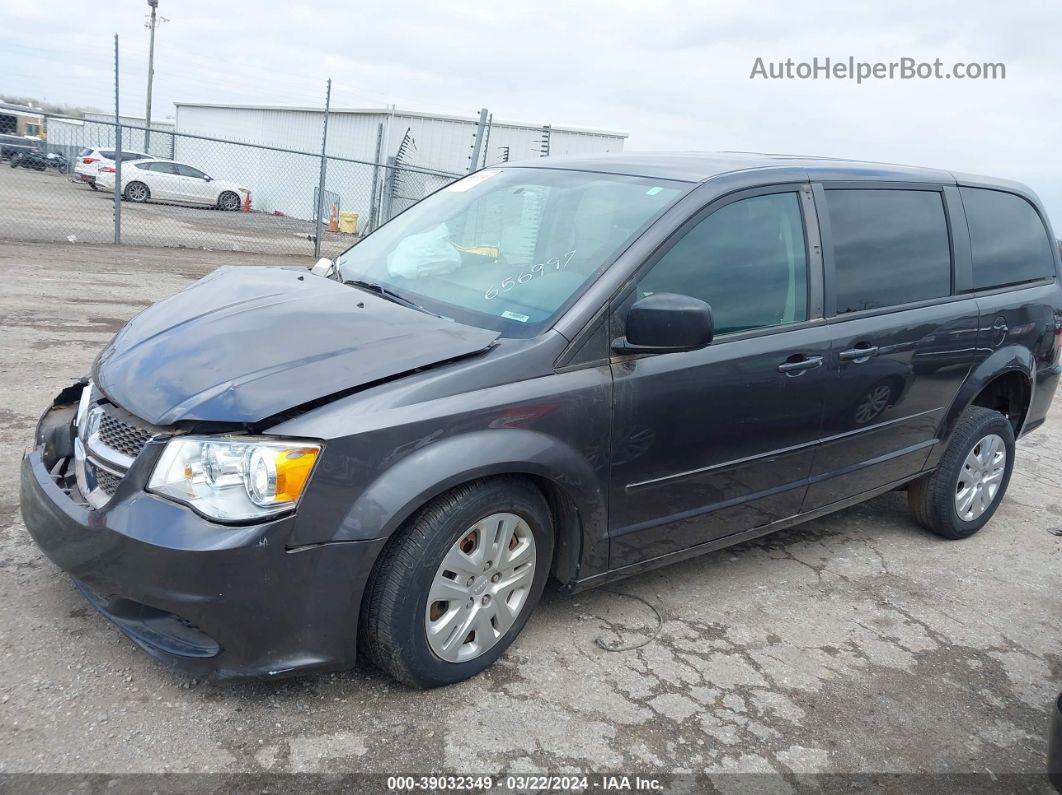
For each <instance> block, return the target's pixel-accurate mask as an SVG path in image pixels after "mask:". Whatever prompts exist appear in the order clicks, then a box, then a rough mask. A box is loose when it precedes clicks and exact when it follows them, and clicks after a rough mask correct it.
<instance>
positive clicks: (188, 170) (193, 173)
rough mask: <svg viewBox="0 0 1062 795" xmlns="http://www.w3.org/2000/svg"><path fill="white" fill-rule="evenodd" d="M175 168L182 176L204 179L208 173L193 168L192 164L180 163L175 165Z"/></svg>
mask: <svg viewBox="0 0 1062 795" xmlns="http://www.w3.org/2000/svg"><path fill="white" fill-rule="evenodd" d="M174 170H175V171H176V172H177V173H178V174H180V175H181V176H182V177H195V178H196V179H203V178H204V177H206V174H204V173H203V172H202V171H200V170H199V169H198V168H192V167H191V166H185V165H182V164H180V163H178V164H176V165H175V166H174Z"/></svg>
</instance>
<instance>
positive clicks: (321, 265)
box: [310, 257, 334, 277]
mask: <svg viewBox="0 0 1062 795" xmlns="http://www.w3.org/2000/svg"><path fill="white" fill-rule="evenodd" d="M333 264H334V263H333V262H332V260H330V259H328V257H321V258H320V259H319V260H317V262H315V263H314V264H313V267H312V268H310V273H312V274H313V275H314V276H326V277H327V276H328V274H330V273H331V272H332V265H333Z"/></svg>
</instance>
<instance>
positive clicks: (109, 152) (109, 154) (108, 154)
mask: <svg viewBox="0 0 1062 795" xmlns="http://www.w3.org/2000/svg"><path fill="white" fill-rule="evenodd" d="M100 156H101V157H105V158H107V159H108V160H114V150H113V149H101V150H100Z"/></svg>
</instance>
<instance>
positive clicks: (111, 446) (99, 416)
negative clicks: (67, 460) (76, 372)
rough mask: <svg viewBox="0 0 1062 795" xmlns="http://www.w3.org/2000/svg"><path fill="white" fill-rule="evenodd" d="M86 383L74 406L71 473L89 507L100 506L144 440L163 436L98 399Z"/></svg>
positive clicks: (146, 442)
mask: <svg viewBox="0 0 1062 795" xmlns="http://www.w3.org/2000/svg"><path fill="white" fill-rule="evenodd" d="M98 396H99V393H98V392H97V391H96V390H95V389H94V387H93V386H92V384H89V385H88V386H87V387H86V388H85V391H84V393H83V394H82V400H81V402H82V405H81V406H80V407H79V409H78V416H79V418H83V420H82V419H79V423H78V425H79V428H78V436H77V438H76V439H75V440H74V473H75V475H76V476H77V483H78V488H79V489H80V490H81V493H82V495H84V497H85V499H86V501H87V502H88V503H89V505H91V506H92V507H93V508H102V507H104V506H105V505H106V504H107V503H108V502H109V501H110V499H111V497H113V496H114V494H115V493H116V492H117V491H118V487H119V486H120V485H121V483H122V479H123V478H124V477H125V473H126V472H127V471H128V470H129V468H130V467H131V466H132V465H133V462H134V461H135V460H136V458H137V456H139V455H140V453H141V452H143V450H144V448H145V447H146V446H147V444H148V442H150V441H151V440H152V439H154V438H156V437H157V436H159V435H160V434H161V435H164V434H163V432H162V431H161V429H159V428H153V427H151V426H150V425H147V424H146V423H143V422H142V421H141V420H138V419H137V418H136V417H134V416H132V415H131V414H129V413H128V412H126V411H124V410H122V409H120V408H118V407H117V406H114V405H112V404H110V403H107V402H104V401H101V400H98Z"/></svg>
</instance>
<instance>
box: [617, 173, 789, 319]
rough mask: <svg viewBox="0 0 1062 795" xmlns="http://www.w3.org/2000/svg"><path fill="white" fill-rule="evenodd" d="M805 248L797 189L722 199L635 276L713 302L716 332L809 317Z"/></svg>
mask: <svg viewBox="0 0 1062 795" xmlns="http://www.w3.org/2000/svg"><path fill="white" fill-rule="evenodd" d="M807 271H808V264H807V249H806V246H805V242H804V225H803V221H802V218H801V212H800V202H799V199H798V198H797V194H796V193H774V194H770V195H767V196H755V197H753V198H750V199H741V200H739V201H736V202H733V203H731V204H727V205H725V206H723V207H721V208H719V209H718V210H716V211H715V212H714V213H712V214H711V215H709V216H708V217H707V218H705V219H704V220H703V221H701V222H700V223H699V224H697V226H695V227H694V228H693V229H691V230H690V231H689V232H688V233H687V234H686V235H685V236H684V237H683V238H682V239H681V240H679V242H678V243H676V244H675V245H674V246H673V247H672V248H671V249H670V250H669V251H668V252H667V253H666V254H664V256H663V257H662V258H661V259H660V261H659V262H657V263H656V265H654V266H653V269H652V270H651V271H649V273H647V274H646V275H645V276H644V277H643V278H642V280H641V281H640V282H639V283H638V288H637V297H638V298H643V297H645V296H646V295H651V294H653V293H679V294H681V295H688V296H692V297H693V298H700V299H701V300H702V301H707V302H708V303H709V304H710V305H711V307H712V313H713V315H714V316H715V333H716V334H727V333H734V332H738V331H745V330H748V329H754V328H762V327H764V326H777V325H780V324H783V323H796V322H798V321H801V320H807V293H808V287H807V283H808V276H807Z"/></svg>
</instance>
